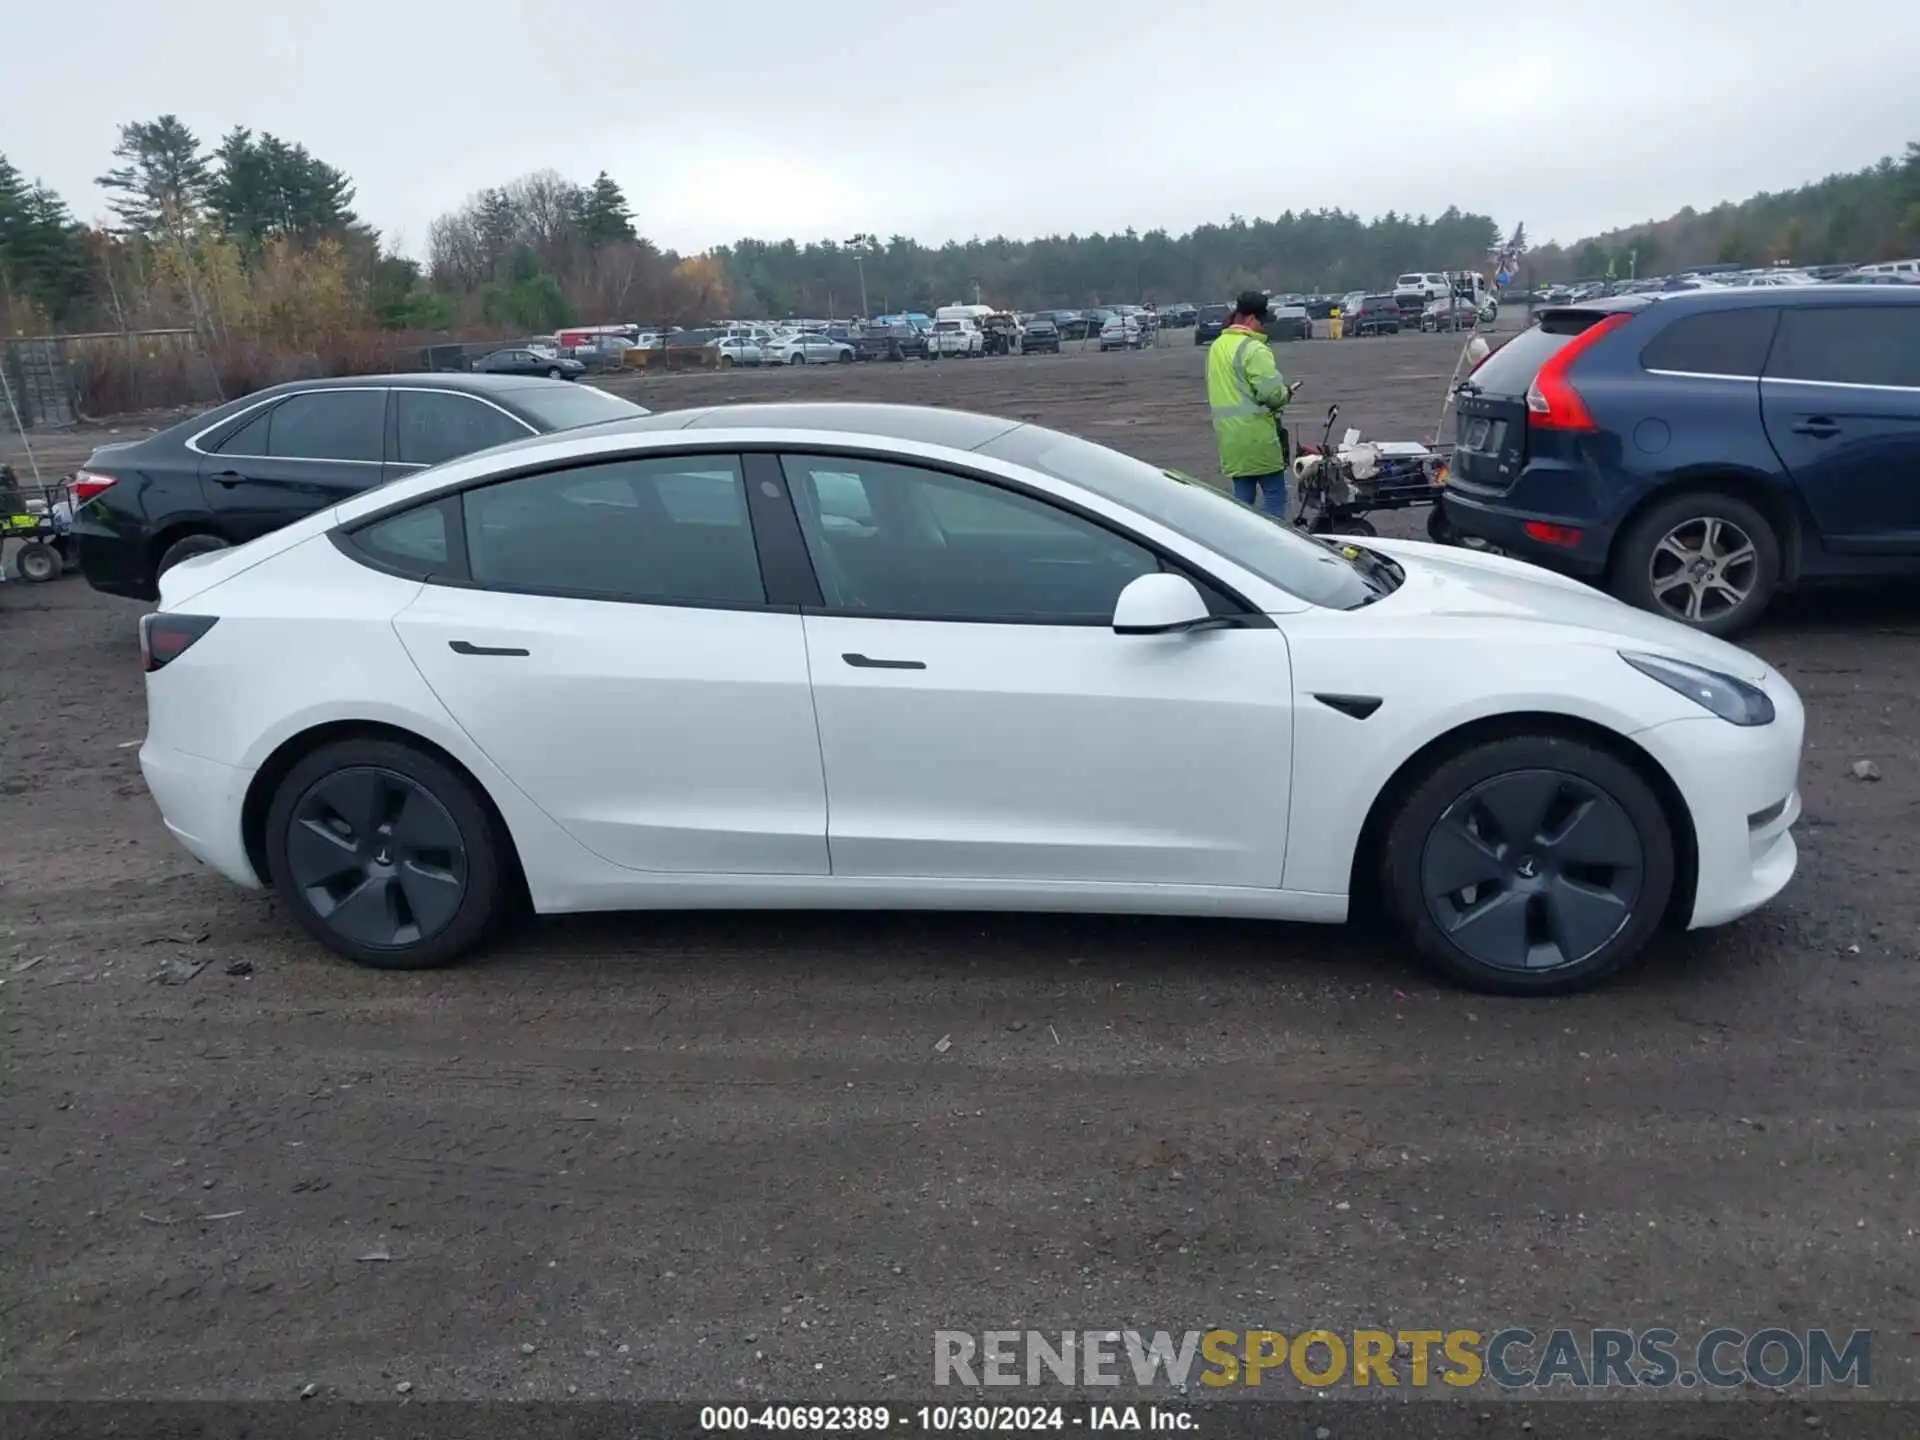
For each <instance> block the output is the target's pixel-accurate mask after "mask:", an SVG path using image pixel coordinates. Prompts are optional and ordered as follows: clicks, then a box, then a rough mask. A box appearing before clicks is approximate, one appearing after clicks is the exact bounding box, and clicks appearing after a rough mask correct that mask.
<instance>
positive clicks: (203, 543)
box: [153, 535, 230, 576]
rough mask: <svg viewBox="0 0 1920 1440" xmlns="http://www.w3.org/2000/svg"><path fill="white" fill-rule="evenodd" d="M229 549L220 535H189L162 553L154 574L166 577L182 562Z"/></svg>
mask: <svg viewBox="0 0 1920 1440" xmlns="http://www.w3.org/2000/svg"><path fill="white" fill-rule="evenodd" d="M229 548H230V547H229V546H228V544H227V542H226V541H225V540H223V539H221V538H220V537H219V536H218V535H187V536H184V537H182V538H181V539H179V540H176V541H174V542H173V544H171V545H169V546H168V547H167V548H166V549H165V550H163V551H162V552H161V554H160V563H159V564H158V565H156V566H155V567H154V571H153V573H154V574H155V575H156V576H158V575H164V574H166V573H167V571H169V570H171V569H172V568H173V567H174V566H176V565H178V564H179V563H180V562H181V561H182V560H189V559H191V558H193V557H194V556H195V555H210V554H212V553H213V552H214V551H215V550H226V549H229Z"/></svg>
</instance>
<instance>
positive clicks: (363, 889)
mask: <svg viewBox="0 0 1920 1440" xmlns="http://www.w3.org/2000/svg"><path fill="white" fill-rule="evenodd" d="M286 860H287V871H288V874H289V875H290V876H291V877H292V879H293V882H294V884H295V886H296V887H298V889H299V891H300V893H301V895H302V896H303V897H304V898H305V899H306V902H307V904H308V905H310V906H312V907H313V912H314V914H315V915H317V916H319V918H320V920H321V922H322V923H323V924H325V925H326V926H327V927H328V928H329V929H330V930H333V931H334V932H335V933H337V934H339V935H341V936H343V937H344V938H346V939H348V940H351V941H353V942H355V943H356V944H360V945H367V946H371V947H374V948H376V949H387V950H391V949H400V948H402V947H404V946H408V945H417V944H419V943H420V942H421V941H423V940H426V939H428V938H430V937H431V936H433V935H435V934H437V933H439V932H440V931H441V930H443V929H445V928H446V926H447V924H448V922H449V921H451V920H452V919H453V917H454V915H455V914H456V913H457V912H458V910H459V909H460V902H461V900H462V899H464V898H465V896H466V893H467V849H466V844H465V842H464V841H463V840H462V839H461V836H460V827H459V826H458V825H457V824H455V823H454V819H453V816H452V815H450V814H449V813H448V812H447V807H446V806H444V805H442V804H441V803H440V802H439V801H438V800H437V799H435V798H434V797H433V795H432V794H431V793H430V792H428V790H427V789H426V788H425V787H424V786H422V785H420V784H419V783H418V782H417V781H414V780H412V779H410V778H408V777H407V776H405V775H402V774H400V773H399V772H398V771H394V770H386V769H380V768H377V767H374V766H353V767H350V768H348V769H344V770H337V771H335V772H334V773H333V774H331V775H328V776H325V777H324V778H322V779H321V780H319V781H317V782H315V784H314V785H313V787H312V788H311V789H309V790H308V791H307V793H306V794H305V795H302V796H301V797H300V803H299V804H298V805H297V806H295V807H294V812H293V820H292V823H290V824H289V825H288V826H287V840H286Z"/></svg>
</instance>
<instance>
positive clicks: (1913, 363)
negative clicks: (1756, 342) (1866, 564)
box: [1760, 305, 1920, 555]
mask: <svg viewBox="0 0 1920 1440" xmlns="http://www.w3.org/2000/svg"><path fill="white" fill-rule="evenodd" d="M1760 388H1761V410H1762V412H1763V413H1764V415H1765V416H1766V425H1767V438H1768V439H1769V440H1771V441H1772V442H1773V448H1774V450H1775V451H1776V452H1778V454H1779V456H1780V459H1781V461H1782V462H1783V463H1784V464H1785V465H1786V467H1787V469H1788V471H1789V472H1791V474H1792V475H1793V479H1794V483H1795V485H1797V486H1798V487H1799V489H1800V493H1801V496H1802V497H1803V498H1804V499H1805V501H1806V505H1807V509H1808V511H1809V512H1811V514H1812V515H1813V518H1814V523H1815V524H1816V525H1818V526H1819V529H1820V534H1821V539H1822V541H1823V542H1824V543H1825V545H1826V547H1827V549H1828V550H1830V551H1834V552H1837V553H1843V554H1845V553H1850V554H1861V555H1912V554H1920V305H1822V306H1805V307H1795V308H1792V309H1789V310H1787V311H1786V312H1785V314H1783V315H1782V316H1781V319H1780V330H1779V334H1778V335H1777V336H1776V338H1775V340H1774V345H1773V353H1772V355H1771V356H1770V357H1769V358H1768V361H1767V373H1766V375H1765V377H1764V378H1763V379H1762V381H1761V387H1760Z"/></svg>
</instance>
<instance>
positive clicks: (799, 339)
mask: <svg viewBox="0 0 1920 1440" xmlns="http://www.w3.org/2000/svg"><path fill="white" fill-rule="evenodd" d="M760 355H761V358H762V359H763V360H764V361H765V362H766V363H767V364H769V365H806V364H815V365H845V364H851V363H852V362H853V359H854V349H853V344H852V342H851V341H847V340H835V339H832V338H831V337H829V336H826V335H822V334H819V333H817V332H811V331H809V332H804V333H802V334H798V335H785V336H782V337H780V338H779V339H777V340H768V341H767V342H765V343H764V344H763V345H761V347H760Z"/></svg>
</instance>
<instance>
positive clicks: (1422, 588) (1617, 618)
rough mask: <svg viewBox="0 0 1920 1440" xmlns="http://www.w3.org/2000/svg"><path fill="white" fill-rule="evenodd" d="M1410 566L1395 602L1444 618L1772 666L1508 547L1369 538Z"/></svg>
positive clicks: (1736, 671) (1758, 668) (1733, 670)
mask: <svg viewBox="0 0 1920 1440" xmlns="http://www.w3.org/2000/svg"><path fill="white" fill-rule="evenodd" d="M1363 543H1364V544H1365V546H1366V548H1367V549H1369V550H1374V551H1378V552H1379V553H1380V554H1383V555H1389V556H1391V557H1392V558H1393V559H1395V560H1397V561H1398V562H1399V563H1400V565H1401V567H1402V568H1403V569H1404V570H1405V571H1406V572H1407V579H1406V583H1405V584H1403V585H1402V586H1401V587H1400V589H1398V590H1396V591H1395V592H1394V593H1393V595H1392V596H1391V597H1389V601H1388V602H1382V603H1383V605H1385V604H1386V603H1391V604H1392V606H1393V609H1394V610H1396V611H1403V612H1405V611H1418V612H1420V613H1423V614H1427V615H1432V616H1434V617H1436V618H1439V617H1446V618H1451V619H1461V620H1489V621H1512V622H1516V623H1520V624H1530V625H1547V626H1553V627H1555V628H1556V629H1559V630H1562V631H1564V632H1566V637H1567V639H1568V641H1569V642H1572V643H1588V644H1595V645H1608V646H1616V647H1619V648H1621V649H1629V650H1641V651H1647V652H1652V653H1656V654H1661V655H1667V656H1671V657H1673V658H1674V659H1677V660H1686V661H1689V662H1691V663H1693V664H1695V665H1701V666H1704V667H1706V668H1707V669H1710V670H1717V671H1720V672H1721V673H1722V674H1727V675H1732V676H1734V677H1736V678H1738V679H1742V680H1747V681H1749V682H1751V683H1754V684H1760V683H1762V682H1764V681H1765V680H1766V679H1767V677H1768V676H1769V675H1770V673H1771V671H1770V668H1769V667H1768V665H1767V664H1766V662H1765V661H1763V660H1761V659H1759V658H1758V657H1757V656H1754V655H1750V654H1748V653H1747V652H1746V651H1745V650H1742V649H1740V647H1739V646H1737V645H1729V644H1728V643H1727V642H1726V641H1724V640H1716V639H1714V638H1713V637H1712V636H1711V635H1702V634H1700V633H1699V632H1698V631H1695V630H1690V629H1688V628H1687V627H1686V626H1685V625H1682V624H1680V623H1679V622H1678V621H1675V620H1668V619H1666V618H1664V617H1662V616H1659V615H1654V614H1650V613H1649V612H1647V611H1645V610H1636V609H1635V608H1634V607H1633V606H1631V605H1627V604H1624V603H1622V602H1621V601H1619V600H1616V599H1614V598H1613V597H1612V596H1611V595H1607V594H1604V593H1602V592H1601V591H1599V590H1596V589H1594V588H1593V587H1592V586H1590V585H1583V584H1581V583H1580V582H1579V581H1578V580H1572V579H1569V578H1567V577H1566V576H1564V575H1557V574H1555V573H1554V572H1553V571H1551V570H1543V569H1541V568H1540V567H1539V566H1537V565H1529V564H1527V563H1526V562H1525V561H1522V560H1514V559H1510V558H1509V557H1507V556H1504V555H1494V554H1489V553H1487V552H1485V551H1480V550H1468V549H1463V548H1457V547H1454V546H1446V545H1432V544H1428V543H1427V542H1425V541H1419V540H1384V539H1369V540H1366V541H1365V542H1363Z"/></svg>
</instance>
